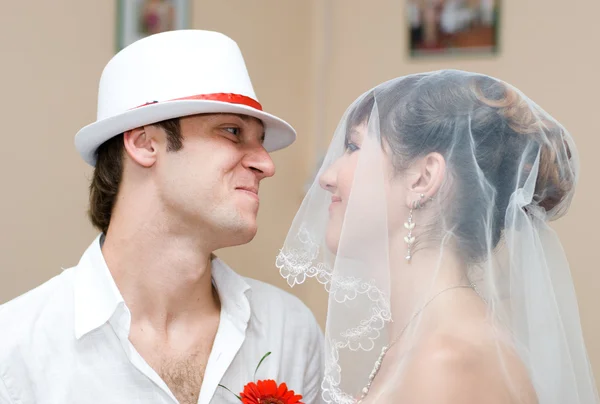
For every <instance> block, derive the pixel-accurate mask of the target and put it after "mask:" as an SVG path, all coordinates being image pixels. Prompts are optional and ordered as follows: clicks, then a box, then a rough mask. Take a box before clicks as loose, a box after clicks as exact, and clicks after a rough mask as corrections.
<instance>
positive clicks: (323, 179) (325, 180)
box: [319, 163, 337, 193]
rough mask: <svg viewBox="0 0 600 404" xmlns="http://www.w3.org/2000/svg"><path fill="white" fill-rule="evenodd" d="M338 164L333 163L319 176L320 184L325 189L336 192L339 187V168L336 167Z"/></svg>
mask: <svg viewBox="0 0 600 404" xmlns="http://www.w3.org/2000/svg"><path fill="white" fill-rule="evenodd" d="M335 166H336V164H335V163H334V164H332V165H330V166H329V167H327V169H326V170H325V171H323V173H322V174H321V176H320V177H319V185H321V188H323V189H324V190H325V191H329V192H332V193H333V192H335V190H336V188H337V170H336V169H335Z"/></svg>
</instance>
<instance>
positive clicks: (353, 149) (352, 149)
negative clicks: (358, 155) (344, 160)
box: [346, 142, 360, 154]
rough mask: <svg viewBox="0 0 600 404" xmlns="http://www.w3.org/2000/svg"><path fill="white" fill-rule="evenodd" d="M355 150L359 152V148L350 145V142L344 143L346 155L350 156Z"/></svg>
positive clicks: (353, 144) (352, 144)
mask: <svg viewBox="0 0 600 404" xmlns="http://www.w3.org/2000/svg"><path fill="white" fill-rule="evenodd" d="M357 150H360V147H358V146H357V145H356V144H355V143H352V142H348V143H346V152H347V153H350V154H352V153H354V152H355V151H357Z"/></svg>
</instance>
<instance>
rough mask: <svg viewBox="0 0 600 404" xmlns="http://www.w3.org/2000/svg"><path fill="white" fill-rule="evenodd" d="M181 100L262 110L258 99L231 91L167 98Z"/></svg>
mask: <svg viewBox="0 0 600 404" xmlns="http://www.w3.org/2000/svg"><path fill="white" fill-rule="evenodd" d="M183 100H208V101H221V102H228V103H230V104H240V105H246V106H248V107H251V108H254V109H258V110H259V111H262V105H260V103H259V102H258V101H256V100H255V99H253V98H250V97H246V96H245V95H240V94H231V93H212V94H198V95H191V96H189V97H181V98H175V99H172V100H168V101H183ZM168 101H166V102H168ZM157 103H159V101H153V102H147V103H145V104H143V105H140V106H137V107H135V108H141V107H145V106H146V105H152V104H157ZM135 108H134V109H135Z"/></svg>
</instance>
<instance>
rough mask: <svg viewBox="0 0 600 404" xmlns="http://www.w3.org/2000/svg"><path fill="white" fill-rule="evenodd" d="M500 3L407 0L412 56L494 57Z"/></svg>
mask: <svg viewBox="0 0 600 404" xmlns="http://www.w3.org/2000/svg"><path fill="white" fill-rule="evenodd" d="M500 1H501V0H407V7H408V10H407V19H408V26H409V38H410V43H409V46H410V53H411V55H412V56H428V55H444V54H465V53H467V54H468V53H478V54H495V53H497V51H498V37H499V35H498V31H499V17H500Z"/></svg>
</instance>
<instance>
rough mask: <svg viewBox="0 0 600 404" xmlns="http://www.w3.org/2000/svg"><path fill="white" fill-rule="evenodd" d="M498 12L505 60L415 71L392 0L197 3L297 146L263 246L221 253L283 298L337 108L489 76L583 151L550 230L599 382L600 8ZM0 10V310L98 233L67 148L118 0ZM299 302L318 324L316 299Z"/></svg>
mask: <svg viewBox="0 0 600 404" xmlns="http://www.w3.org/2000/svg"><path fill="white" fill-rule="evenodd" d="M32 3H33V4H32ZM504 3H505V5H504V8H503V13H502V27H501V40H502V42H501V47H502V49H501V54H500V55H499V56H497V57H480V58H466V57H458V58H452V59H451V58H438V59H426V60H410V59H409V58H408V57H407V51H406V42H407V33H406V30H405V27H404V24H403V12H404V11H403V1H401V0H396V1H392V0H369V1H364V0H303V1H276V0H252V1H248V0H213V1H204V2H200V1H196V2H195V4H194V6H193V10H192V12H193V18H192V21H193V25H194V27H195V28H204V29H213V30H218V31H222V32H224V33H226V34H228V35H230V36H231V37H233V38H234V39H235V40H236V41H237V42H238V44H239V45H240V47H241V48H242V52H243V53H244V55H245V57H246V62H247V65H248V69H249V70H250V74H251V76H252V79H253V84H254V86H255V89H256V92H257V94H258V97H259V99H260V101H261V102H262V104H263V105H264V107H265V108H266V109H267V110H270V111H272V112H273V113H275V114H279V115H281V116H283V117H284V118H286V119H287V120H288V121H289V122H291V123H292V124H293V125H294V126H295V127H296V128H297V130H298V133H299V140H298V142H297V143H296V144H295V145H294V146H293V147H291V148H289V149H287V150H284V151H281V152H277V153H276V154H274V160H275V163H276V164H277V169H278V173H277V175H276V176H275V177H274V178H272V179H269V180H268V181H265V183H264V186H263V187H262V188H261V196H262V201H263V202H262V206H261V212H260V215H259V225H260V230H259V233H258V235H257V237H256V238H255V240H254V241H253V242H252V243H250V244H248V245H246V246H242V247H236V248H235V249H227V250H224V251H222V252H220V255H221V256H222V257H223V258H224V259H225V260H226V261H227V262H229V263H230V264H231V265H232V266H233V267H234V268H236V269H237V270H238V271H239V272H240V273H242V274H244V275H250V276H254V277H256V278H259V279H262V280H266V281H268V282H271V283H274V284H276V285H278V286H281V287H286V286H285V284H284V282H283V281H282V280H281V279H280V277H279V275H278V273H277V271H276V269H275V267H274V257H275V255H276V254H277V251H278V248H279V247H280V246H281V243H282V241H283V239H284V237H285V235H286V232H287V228H288V226H289V224H290V223H291V220H292V218H293V216H294V213H295V211H296V209H297V207H298V206H299V203H300V202H301V199H302V191H303V186H304V181H305V180H306V178H307V176H308V175H309V173H310V170H312V168H313V167H312V164H313V163H314V159H315V148H316V147H317V146H319V144H322V145H323V146H325V145H326V143H327V141H328V137H329V134H331V133H332V132H333V130H334V128H335V125H336V123H337V120H338V119H339V117H340V115H341V114H342V112H343V111H344V109H345V108H346V106H347V105H348V104H349V103H350V102H351V101H352V100H354V98H356V97H357V96H358V95H359V94H360V93H361V92H363V91H365V90H367V89H369V88H371V87H372V86H374V85H376V84H378V83H379V82H381V81H383V80H387V79H389V78H392V77H395V76H399V75H404V74H407V73H411V72H416V71H423V70H434V69H438V68H443V67H451V68H460V69H467V70H476V71H480V72H483V73H488V74H492V75H496V76H498V77H500V78H502V79H505V80H507V81H509V82H511V83H512V84H514V85H516V86H517V87H519V88H521V89H522V90H523V91H524V92H525V93H527V94H528V95H530V96H531V97H532V98H533V99H534V100H536V101H538V102H539V103H540V104H541V106H542V107H544V108H545V109H546V110H548V111H549V112H550V113H551V114H553V115H554V116H556V117H557V118H558V119H559V120H561V121H562V122H563V123H564V124H565V126H566V127H567V128H568V129H569V130H570V131H571V133H572V134H573V136H574V137H575V140H576V142H577V143H578V145H579V149H580V153H581V161H582V176H581V183H580V186H579V191H578V194H577V196H576V198H575V201H574V203H573V206H572V210H571V213H570V215H568V216H567V217H565V218H564V219H562V220H561V221H559V222H558V223H557V224H556V228H557V230H558V231H559V235H560V236H561V238H562V241H563V245H564V247H565V249H566V252H567V254H568V256H569V260H570V262H571V265H572V268H573V276H574V278H575V286H576V289H577V292H578V296H579V301H580V307H581V313H582V322H583V327H584V331H585V337H586V341H587V344H588V347H589V350H590V354H591V356H592V361H593V365H594V368H595V369H596V373H597V374H600V342H599V341H600V324H599V322H598V321H597V319H596V316H595V315H594V314H595V313H594V311H595V308H596V307H597V305H598V304H599V303H600V298H598V296H597V294H595V285H596V284H598V282H600V273H598V271H597V269H598V265H597V263H596V254H595V251H596V250H595V248H596V243H597V240H598V237H597V236H596V234H595V232H596V231H597V229H598V228H600V216H599V215H596V214H593V213H591V212H594V211H593V208H594V207H595V204H596V201H597V200H598V199H599V197H600V195H599V191H598V185H599V181H598V179H597V177H596V173H598V172H599V171H600V163H599V162H598V159H597V157H596V153H597V151H598V150H599V147H600V138H599V137H598V136H597V134H598V133H600V121H599V120H597V119H595V117H596V115H597V112H596V110H597V109H598V108H599V105H600V104H599V103H598V102H597V96H596V95H597V94H598V93H599V92H600V78H599V76H598V75H597V72H600V56H599V54H598V53H597V51H596V49H597V40H598V38H600V27H599V26H598V24H597V23H596V19H597V16H598V15H600V3H598V2H595V1H586V0H573V1H571V2H564V1H558V0H519V1H516V0H515V1H509V0H505V1H504ZM328 5H329V10H328V8H327V7H328ZM3 8H4V10H3V12H5V13H6V14H7V15H8V16H9V18H4V19H3V24H2V25H0V45H1V46H0V51H1V53H0V55H1V58H2V59H1V60H2V64H1V65H0V88H1V89H2V97H0V111H2V114H3V119H2V124H3V125H2V129H3V131H2V133H3V137H2V140H1V145H2V147H1V150H0V181H1V183H2V185H3V193H2V198H1V199H0V228H1V229H2V231H1V232H0V302H3V301H6V300H8V299H11V298H13V297H15V296H17V295H19V294H21V293H23V292H25V291H26V290H28V289H30V288H32V287H34V286H36V285H38V284H40V283H41V282H43V281H45V280H47V279H48V278H50V277H51V276H54V275H56V274H57V273H59V272H60V268H61V267H63V268H65V267H68V266H71V265H73V264H75V263H76V262H77V260H78V258H79V256H80V254H81V253H82V251H83V249H84V248H85V247H86V246H87V245H88V244H89V242H90V241H91V239H92V238H93V237H94V235H95V231H94V230H93V229H92V228H91V226H90V225H89V224H88V222H87V219H86V216H85V210H86V202H87V183H88V178H89V175H90V169H89V167H87V166H86V165H85V164H84V163H83V162H81V161H80V159H79V157H78V155H77V153H76V152H75V150H74V147H73V136H74V134H75V132H76V131H77V130H78V129H79V128H80V127H81V126H83V125H84V124H86V123H88V122H90V121H92V120H93V119H94V117H95V93H96V88H97V83H98V78H99V75H100V72H101V70H102V68H103V66H104V64H105V63H106V62H107V61H108V59H109V58H110V57H111V56H112V54H113V52H114V42H115V41H114V36H113V34H114V21H115V18H114V13H115V2H114V1H102V2H93V5H92V2H84V1H78V0H56V1H53V2H47V1H42V0H36V1H34V2H23V1H20V2H19V1H13V2H6V4H5V5H4V6H3ZM327 24H329V25H327ZM327 27H328V28H327ZM326 38H329V40H326ZM323 66H326V68H322V67H323ZM319 83H324V85H322V86H321V85H319ZM292 292H293V293H296V294H297V295H298V296H300V297H301V298H302V299H303V300H304V301H305V302H306V303H307V304H308V305H309V306H310V307H311V308H312V309H313V310H314V311H315V313H316V315H317V317H318V318H319V320H320V321H323V320H324V313H325V312H324V308H325V304H326V301H325V298H324V294H323V292H322V291H321V290H320V287H319V286H317V285H313V284H307V285H303V286H301V287H299V288H295V289H294V290H292Z"/></svg>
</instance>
